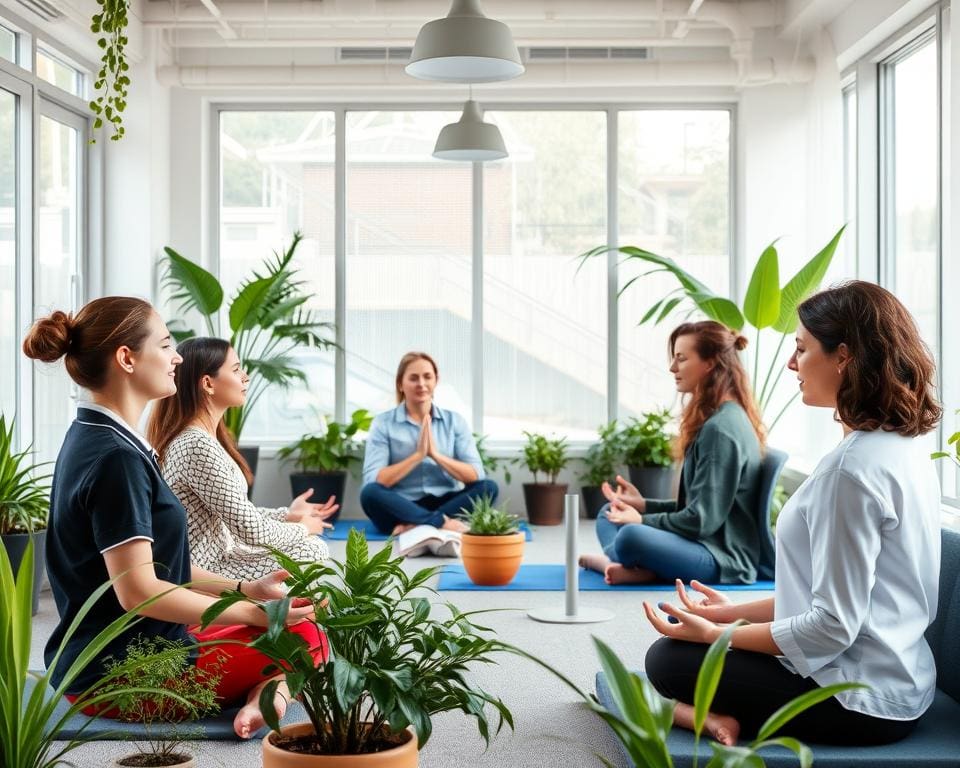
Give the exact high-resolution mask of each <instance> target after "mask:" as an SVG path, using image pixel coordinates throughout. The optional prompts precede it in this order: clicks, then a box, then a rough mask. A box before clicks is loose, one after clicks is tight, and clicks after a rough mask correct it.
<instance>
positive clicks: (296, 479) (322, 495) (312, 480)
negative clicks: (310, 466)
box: [290, 472, 347, 523]
mask: <svg viewBox="0 0 960 768" xmlns="http://www.w3.org/2000/svg"><path fill="white" fill-rule="evenodd" d="M346 485H347V473H346V472H293V473H292V474H291V475H290V490H291V491H292V492H293V497H294V498H296V497H297V496H299V495H300V494H301V493H303V492H304V491H306V490H307V489H308V488H313V495H312V496H311V497H310V498H309V499H307V501H309V502H310V503H311V504H322V503H323V502H325V501H326V500H327V499H329V498H330V497H331V496H334V497H336V501H337V504H339V505H340V509H338V510H337V511H336V513H334V515H333V516H332V517H328V518H327V522H328V523H332V522H335V521H336V520H337V518H338V517H340V513H341V512H342V511H343V491H344V488H345V487H346Z"/></svg>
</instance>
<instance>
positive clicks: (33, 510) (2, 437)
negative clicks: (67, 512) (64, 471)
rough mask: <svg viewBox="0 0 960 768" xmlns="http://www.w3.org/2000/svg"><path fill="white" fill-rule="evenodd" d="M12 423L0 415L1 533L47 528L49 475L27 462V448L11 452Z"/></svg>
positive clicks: (37, 465) (26, 531)
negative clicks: (47, 483)
mask: <svg viewBox="0 0 960 768" xmlns="http://www.w3.org/2000/svg"><path fill="white" fill-rule="evenodd" d="M13 433H14V422H13V420H11V421H10V426H9V427H8V426H7V421H6V417H4V416H3V415H2V414H0V534H2V535H4V536H6V535H8V534H12V533H30V532H32V531H35V530H38V529H40V528H46V527H47V514H48V512H49V510H50V489H49V488H48V487H47V485H46V484H45V482H44V481H45V480H47V479H48V478H49V477H50V475H38V474H37V470H38V469H39V468H40V467H41V466H42V465H41V464H33V463H31V462H30V461H29V456H30V449H27V450H25V451H20V452H19V453H17V452H15V451H14V448H13Z"/></svg>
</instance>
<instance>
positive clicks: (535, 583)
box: [437, 564, 773, 592]
mask: <svg viewBox="0 0 960 768" xmlns="http://www.w3.org/2000/svg"><path fill="white" fill-rule="evenodd" d="M579 570H580V591H581V592H605V591H607V590H626V591H633V592H644V591H645V592H673V591H674V590H675V589H676V587H675V586H674V585H673V584H616V585H613V586H611V585H610V584H607V583H606V582H605V581H604V580H603V574H600V573H597V572H596V571H588V570H586V569H584V568H580V569H579ZM564 573H565V568H564V566H562V565H554V564H547V565H541V564H524V565H521V566H520V572H519V573H518V574H517V575H516V576H515V577H514V579H513V581H511V582H510V583H509V584H507V585H506V586H505V587H478V586H477V585H476V584H474V583H473V582H472V581H470V579H469V578H468V576H467V574H466V571H464V569H463V566H462V565H447V566H444V569H443V572H442V573H441V574H440V583H439V585H438V586H437V589H439V590H443V591H448V592H468V591H473V590H477V591H483V592H490V591H496V590H507V591H510V592H562V591H563V590H564V589H565V588H566V584H565V583H564ZM713 588H714V589H717V590H720V591H723V592H759V591H764V590H772V589H773V582H772V581H758V582H756V583H755V584H714V585H713Z"/></svg>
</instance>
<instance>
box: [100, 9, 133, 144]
mask: <svg viewBox="0 0 960 768" xmlns="http://www.w3.org/2000/svg"><path fill="white" fill-rule="evenodd" d="M97 3H98V5H99V6H100V9H99V13H96V14H94V16H93V19H91V22H90V31H91V32H93V33H94V34H95V35H97V45H99V46H100V50H102V51H103V54H102V55H101V57H100V65H101V66H100V71H99V72H97V77H96V79H95V80H94V81H93V89H94V90H95V91H96V92H97V95H96V98H95V99H94V100H93V101H91V102H90V109H91V110H92V111H93V114H95V115H96V118H95V119H94V121H93V129H94V130H95V131H96V130H99V129H100V128H102V127H103V124H104V121H106V122H108V123H110V124H111V125H112V126H113V134H112V135H111V136H110V139H111V140H112V141H119V140H120V139H122V138H123V134H124V128H123V118H122V114H123V110H125V109H126V108H127V88H129V87H130V78H129V76H128V75H127V72H128V71H129V70H130V65H129V64H128V63H127V56H126V45H127V43H128V42H129V40H128V39H127V35H126V31H127V21H128V19H127V12H128V11H129V9H130V0H97ZM95 141H96V139H91V142H95Z"/></svg>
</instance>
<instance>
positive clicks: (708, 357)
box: [580, 320, 764, 584]
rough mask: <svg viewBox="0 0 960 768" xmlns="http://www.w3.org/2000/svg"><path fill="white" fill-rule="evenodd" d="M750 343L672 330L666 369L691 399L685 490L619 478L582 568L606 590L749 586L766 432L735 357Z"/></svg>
mask: <svg viewBox="0 0 960 768" xmlns="http://www.w3.org/2000/svg"><path fill="white" fill-rule="evenodd" d="M746 345H747V339H746V338H745V337H744V336H740V335H739V334H737V333H734V332H733V331H731V330H730V329H729V328H727V327H725V326H723V325H721V324H720V323H716V322H713V321H712V320H706V321H702V322H698V323H684V324H683V325H680V326H679V327H677V328H676V329H675V330H674V331H673V333H672V334H670V342H669V350H670V355H671V364H670V372H671V373H672V374H673V375H674V378H675V379H676V383H677V391H678V392H680V393H681V395H689V399H688V400H687V402H686V403H685V405H684V408H683V418H682V420H681V422H680V437H679V440H678V445H677V448H678V450H677V454H678V456H682V457H683V472H682V475H681V478H680V493H679V496H678V498H677V499H676V500H673V499H664V500H660V499H645V498H644V497H643V496H642V495H641V494H640V492H639V491H638V490H637V488H636V486H634V485H632V484H631V483H629V482H627V481H626V480H624V479H623V478H622V477H620V476H619V475H618V476H617V488H616V490H615V491H614V490H613V489H612V488H611V487H610V485H609V484H608V483H604V484H603V492H604V495H605V496H606V497H607V499H608V501H609V502H610V503H609V504H608V505H606V506H605V507H604V508H603V509H602V510H601V511H600V514H599V515H598V517H597V536H598V538H599V539H600V543H601V545H602V547H603V552H604V554H602V555H586V556H584V557H582V558H581V559H580V565H582V566H583V567H585V568H590V569H592V570H595V571H599V572H600V573H603V574H604V578H605V580H606V581H607V583H609V584H622V583H643V582H648V581H673V580H674V579H683V580H684V581H691V580H693V581H701V582H707V583H718V582H728V583H736V582H740V583H747V584H748V583H751V582H753V581H756V577H757V559H758V557H759V552H760V539H759V535H758V531H757V525H756V514H755V510H756V505H757V494H758V492H759V483H760V455H761V452H762V450H763V444H764V428H763V423H762V422H761V420H760V412H759V410H758V408H757V405H756V403H755V402H754V400H753V395H752V393H751V390H750V383H749V381H748V379H747V373H746V371H745V370H744V368H743V365H742V363H741V362H740V358H739V356H738V355H737V353H738V352H739V351H740V350H742V349H744V348H745V347H746Z"/></svg>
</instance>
